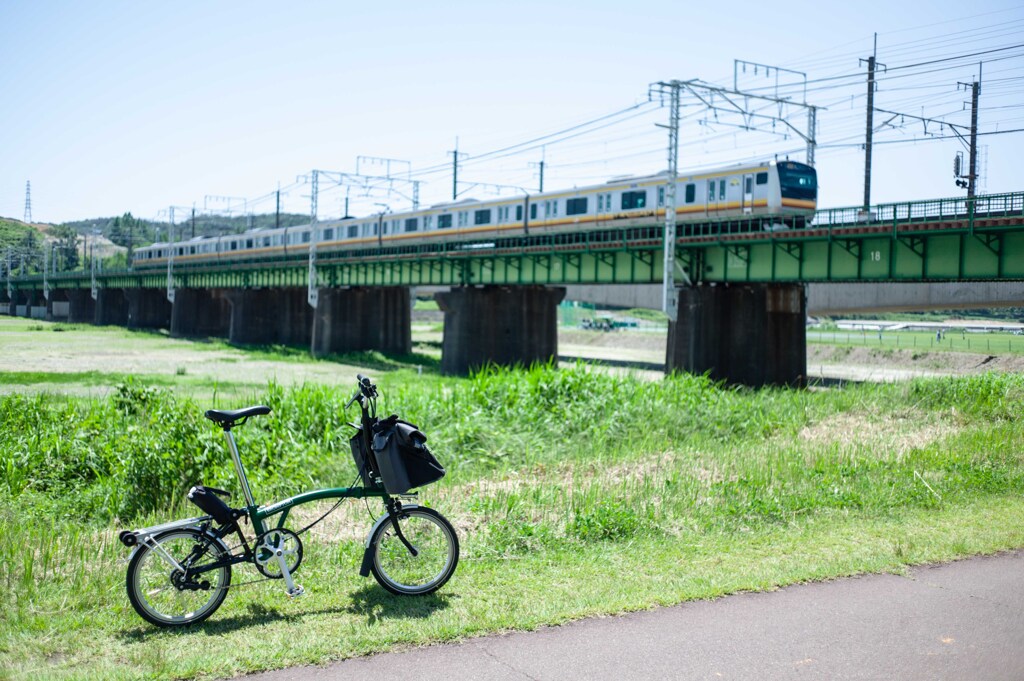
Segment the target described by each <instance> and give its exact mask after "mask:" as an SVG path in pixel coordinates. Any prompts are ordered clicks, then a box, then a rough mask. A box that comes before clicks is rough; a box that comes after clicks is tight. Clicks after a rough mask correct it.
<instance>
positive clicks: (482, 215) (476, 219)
mask: <svg viewBox="0 0 1024 681" xmlns="http://www.w3.org/2000/svg"><path fill="white" fill-rule="evenodd" d="M473 224H474V225H489V224H491V211H490V209H487V210H478V211H476V212H475V213H474V214H473Z"/></svg>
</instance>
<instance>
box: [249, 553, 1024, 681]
mask: <svg viewBox="0 0 1024 681" xmlns="http://www.w3.org/2000/svg"><path fill="white" fill-rule="evenodd" d="M368 678H378V679H379V678H393V679H403V681H415V680H424V681H427V680H435V679H436V680H437V681H460V680H462V679H466V680H469V679H472V680H473V681H482V680H487V681H489V680H491V679H495V680H505V679H508V680H515V681H520V680H523V679H536V680H548V679H551V680H554V679H559V680H561V679H609V680H610V679H615V680H616V681H621V680H626V679H830V680H832V679H900V680H909V681H912V680H916V679H929V680H931V679H970V680H972V681H975V680H988V679H1006V680H1007V681H1021V680H1024V552H1015V553H1007V554H1001V555H998V556H992V557H979V558H972V559H969V560H962V561H958V562H955V563H949V564H945V565H938V566H929V567H921V568H915V569H913V570H911V571H910V572H909V573H908V574H906V575H901V576H900V575H870V576H864V577H856V578H850V579H840V580H835V581H830V582H819V583H813V584H801V585H796V586H791V587H787V588H785V589H780V590H778V591H774V592H768V593H752V594H737V595H734V596H727V597H725V598H720V599H718V600H715V601H698V602H691V603H684V604H682V605H678V606H674V607H669V608H660V609H657V610H651V611H646V612H639V613H632V614H627V615H622V616H617V617H604V618H594V619H587V620H580V621H577V622H573V623H571V624H567V625H565V626H560V627H550V628H545V629H541V630H539V631H534V632H519V633H511V634H503V635H496V636H485V637H481V638H475V639H469V640H467V641H465V642H463V643H458V644H450V645H436V646H428V647H423V648H415V649H411V650H407V651H403V652H396V653H385V654H381V655H375V656H371V657H363V658H355V659H351V660H345V661H342V662H339V663H335V664H331V665H329V666H326V667H300V668H293V669H285V670H280V671H276V672H269V673H265V674H258V675H254V676H250V677H247V679H248V680H249V681H256V680H259V681H285V680H286V679H303V680H312V681H328V680H329V681H340V680H342V679H368Z"/></svg>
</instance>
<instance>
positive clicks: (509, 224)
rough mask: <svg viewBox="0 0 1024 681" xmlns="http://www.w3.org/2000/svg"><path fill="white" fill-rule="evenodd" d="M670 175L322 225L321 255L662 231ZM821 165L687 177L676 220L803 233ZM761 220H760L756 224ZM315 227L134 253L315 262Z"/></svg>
mask: <svg viewBox="0 0 1024 681" xmlns="http://www.w3.org/2000/svg"><path fill="white" fill-rule="evenodd" d="M667 187H668V184H667V182H666V177H665V175H653V176H649V177H639V178H625V179H616V180H612V181H610V182H607V183H605V184H602V185H596V186H590V187H581V188H578V189H571V190H564V191H555V192H547V193H543V194H533V195H528V196H520V197H514V198H498V199H491V200H486V201H477V200H473V199H467V200H464V201H458V202H454V203H447V204H440V205H436V206H431V207H430V208H421V209H418V210H414V211H409V212H403V213H388V214H381V215H373V216H370V217H365V218H348V219H344V220H331V221H324V222H318V223H317V225H316V232H317V235H316V248H317V253H318V255H321V254H322V255H323V256H325V257H329V255H330V253H331V251H352V250H359V249H378V248H391V247H396V246H405V245H420V244H445V243H461V242H465V243H467V244H473V243H480V242H484V243H486V242H488V241H493V240H495V239H504V238H512V237H521V236H527V235H529V236H536V235H546V234H558V233H567V232H572V233H576V232H587V231H604V230H609V229H618V228H625V227H629V228H632V227H655V226H662V225H664V222H665V191H666V189H667ZM817 187H818V186H817V176H816V174H815V171H814V168H811V167H810V166H807V165H804V164H802V163H797V162H794V161H781V162H777V163H776V162H771V163H765V164H757V165H747V166H734V167H730V168H723V169H720V170H715V171H709V172H705V173H694V174H690V175H680V176H679V178H678V183H677V185H676V201H675V213H676V222H677V224H678V225H680V227H682V228H683V229H684V233H685V229H686V228H687V227H688V226H692V225H701V224H706V223H713V222H721V221H723V220H734V221H738V222H739V224H741V225H742V224H743V220H744V219H746V218H750V219H751V224H763V223H765V220H764V218H776V220H774V221H770V222H769V223H768V224H771V226H772V228H778V227H779V226H780V225H786V226H802V225H803V224H804V222H805V221H807V220H810V218H811V217H813V215H814V211H815V209H816V207H817ZM755 220H756V222H755ZM312 238H313V237H312V227H311V226H310V225H300V226H296V227H282V228H277V229H263V230H254V231H250V232H245V233H243V234H231V235H227V236H222V237H197V238H195V239H192V240H190V241H183V242H176V243H174V244H166V243H163V244H161V243H157V244H153V245H152V246H147V247H144V248H139V249H137V250H136V251H135V253H134V256H133V260H132V264H133V266H134V267H135V268H137V269H138V268H148V267H161V266H162V267H166V266H167V258H168V256H169V255H171V251H172V249H173V256H172V257H173V259H174V262H175V263H180V264H182V265H185V264H191V263H197V264H198V263H206V262H230V261H233V260H246V261H252V260H258V259H263V258H266V259H279V258H282V257H288V258H292V257H301V256H308V254H309V247H310V243H311V241H312Z"/></svg>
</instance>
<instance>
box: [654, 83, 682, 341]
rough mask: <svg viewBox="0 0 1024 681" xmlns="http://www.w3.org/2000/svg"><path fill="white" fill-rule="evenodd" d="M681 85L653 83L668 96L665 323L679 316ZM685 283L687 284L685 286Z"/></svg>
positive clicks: (662, 298) (664, 281)
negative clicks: (677, 254) (678, 222)
mask: <svg viewBox="0 0 1024 681" xmlns="http://www.w3.org/2000/svg"><path fill="white" fill-rule="evenodd" d="M684 85H685V83H683V82H681V81H678V80H673V81H669V82H667V83H657V86H658V88H659V90H658V91H659V92H662V93H664V92H665V91H666V90H667V91H668V95H669V110H668V125H661V124H656V125H658V127H660V128H668V177H667V178H665V182H666V186H665V241H664V259H663V264H662V271H663V274H662V286H661V308H662V311H663V312H664V313H665V315H666V316H668V318H669V321H672V322H674V321H676V320H677V319H678V316H679V291H678V290H677V289H676V277H675V275H676V181H677V180H678V175H679V101H680V96H681V92H682V89H683V86H684ZM687 283H689V282H687Z"/></svg>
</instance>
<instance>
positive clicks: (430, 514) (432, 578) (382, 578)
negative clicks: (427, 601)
mask: <svg viewBox="0 0 1024 681" xmlns="http://www.w3.org/2000/svg"><path fill="white" fill-rule="evenodd" d="M399 527H400V528H401V530H402V534H403V535H404V536H405V538H406V539H408V540H409V542H410V543H411V544H412V545H413V546H414V547H416V549H417V551H418V555H416V556H413V555H412V554H411V553H410V552H409V549H408V548H406V546H405V544H403V543H402V541H401V540H400V539H399V538H398V535H397V533H396V532H395V530H394V520H393V519H392V518H388V519H387V520H386V521H384V522H383V523H381V524H380V526H379V527H378V528H377V530H376V531H375V532H374V533H373V537H372V538H371V540H370V550H371V552H372V555H373V562H372V563H371V565H370V571H371V572H372V573H373V577H374V579H376V580H377V583H378V584H380V585H381V586H382V587H384V588H385V589H387V590H388V591H390V592H391V593H393V594H397V595H399V596H423V595H426V594H430V593H433V592H435V591H437V590H438V589H440V588H441V587H442V586H444V585H445V583H446V582H447V581H448V580H449V579H451V576H452V575H453V574H454V573H455V568H456V567H457V566H458V564H459V537H458V535H456V534H455V528H453V527H452V525H451V523H449V522H448V520H447V518H445V517H444V516H443V515H441V514H440V513H438V512H437V511H435V510H433V509H431V508H422V507H417V508H412V509H408V510H403V511H402V513H401V515H400V516H399Z"/></svg>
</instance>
